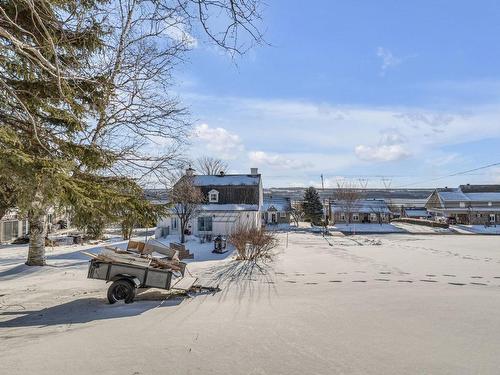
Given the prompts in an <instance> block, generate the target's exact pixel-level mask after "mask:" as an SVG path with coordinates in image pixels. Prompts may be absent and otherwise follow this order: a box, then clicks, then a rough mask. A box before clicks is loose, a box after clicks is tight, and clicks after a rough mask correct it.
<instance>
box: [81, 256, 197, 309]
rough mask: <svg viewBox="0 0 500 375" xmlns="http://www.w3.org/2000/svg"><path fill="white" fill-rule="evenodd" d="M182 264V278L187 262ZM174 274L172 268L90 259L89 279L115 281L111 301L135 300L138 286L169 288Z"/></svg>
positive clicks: (109, 290)
mask: <svg viewBox="0 0 500 375" xmlns="http://www.w3.org/2000/svg"><path fill="white" fill-rule="evenodd" d="M181 265H182V266H183V267H181V268H182V271H181V272H180V274H181V276H180V278H181V279H182V277H183V276H184V270H185V266H186V264H185V263H182V262H181ZM173 276H174V273H173V272H172V271H171V270H166V269H159V268H150V267H148V266H140V265H136V264H127V263H119V262H106V261H103V260H99V259H91V260H90V262H89V270H88V274H87V278H89V279H97V280H105V281H106V282H113V284H111V286H110V287H109V289H108V300H109V302H110V303H115V302H117V301H118V300H121V299H123V300H125V302H126V303H131V302H133V300H134V297H135V293H136V291H137V289H138V288H160V289H167V290H168V289H170V288H171V286H172V277H173ZM124 281H125V283H124ZM195 281H196V280H195ZM120 284H121V287H122V290H121V292H122V295H120V296H119V297H120V298H118V297H117V295H116V292H115V289H116V288H118V287H119V285H120ZM176 284H177V283H176ZM193 284H194V282H193ZM174 285H175V284H174Z"/></svg>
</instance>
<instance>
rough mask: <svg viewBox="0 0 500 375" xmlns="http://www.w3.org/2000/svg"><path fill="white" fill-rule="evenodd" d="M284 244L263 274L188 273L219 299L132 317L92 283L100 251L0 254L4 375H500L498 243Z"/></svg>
mask: <svg viewBox="0 0 500 375" xmlns="http://www.w3.org/2000/svg"><path fill="white" fill-rule="evenodd" d="M279 235H280V236H281V238H282V241H281V245H280V247H279V248H278V249H277V254H276V256H275V258H274V260H273V261H272V262H269V263H268V264H263V265H260V267H261V268H260V269H259V268H258V267H250V266H249V265H245V264H244V263H238V262H235V261H233V260H232V257H231V256H230V255H228V256H227V257H225V258H224V259H221V260H205V261H196V259H195V261H193V262H192V263H190V264H189V266H188V268H189V269H190V271H191V272H193V273H195V274H197V275H199V276H200V277H201V281H202V282H203V283H205V284H211V285H217V284H219V285H220V286H221V288H222V291H221V292H219V293H217V294H215V295H211V294H205V295H198V296H195V297H193V298H190V299H182V298H170V299H166V296H167V294H165V292H160V291H155V290H151V291H145V292H142V293H141V294H140V295H139V296H138V298H137V301H136V302H134V303H133V304H130V305H123V304H116V305H109V304H107V302H106V301H105V294H106V285H105V284H104V283H103V282H102V281H99V280H88V279H86V273H87V259H86V257H85V256H84V255H82V254H81V253H80V250H81V249H83V248H90V249H91V251H96V247H95V246H94V247H92V246H78V245H73V246H66V247H60V248H54V249H49V252H48V262H49V265H50V266H49V267H44V268H40V267H27V266H24V265H23V261H24V258H25V255H26V251H27V247H26V246H3V247H0V373H2V374H4V373H5V374H23V375H24V374H41V375H43V374H51V375H52V374H59V373H60V374H67V373H69V374H72V375H83V374H167V373H172V374H297V375H298V374H300V375H303V374H498V369H499V368H500V335H498V332H499V331H500V314H498V311H500V246H499V238H498V237H495V236H463V235H446V236H442V235H428V234H426V235H409V234H391V235H384V234H381V235H375V234H372V235H353V236H345V237H328V238H323V237H322V236H321V235H318V234H313V233H305V232H297V231H294V232H290V233H288V247H286V242H285V240H284V238H285V236H287V234H279ZM123 244H124V243H122V245H123ZM193 245H194V243H193ZM188 248H189V245H188ZM205 250H206V251H207V252H208V248H207V249H205ZM199 254H200V257H199V259H200V260H203V259H204V258H203V257H202V256H201V254H202V253H201V252H200V253H199ZM205 254H206V255H209V254H208V253H205ZM224 255H225V254H224Z"/></svg>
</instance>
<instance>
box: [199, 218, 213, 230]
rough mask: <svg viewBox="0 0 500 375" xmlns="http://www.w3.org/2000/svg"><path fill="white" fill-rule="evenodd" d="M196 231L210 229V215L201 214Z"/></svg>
mask: <svg viewBox="0 0 500 375" xmlns="http://www.w3.org/2000/svg"><path fill="white" fill-rule="evenodd" d="M198 231H199V232H211V231H212V216H202V217H199V218H198Z"/></svg>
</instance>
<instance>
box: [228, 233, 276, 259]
mask: <svg viewBox="0 0 500 375" xmlns="http://www.w3.org/2000/svg"><path fill="white" fill-rule="evenodd" d="M228 241H229V243H231V244H232V245H234V247H236V250H238V258H237V259H238V260H253V261H257V260H258V259H269V258H270V257H271V250H272V249H274V248H275V247H276V246H278V239H277V238H276V235H275V234H274V233H272V232H269V231H266V230H265V229H263V228H256V227H252V226H240V227H238V228H237V229H236V230H235V231H234V232H233V233H231V235H230V236H229V239H228Z"/></svg>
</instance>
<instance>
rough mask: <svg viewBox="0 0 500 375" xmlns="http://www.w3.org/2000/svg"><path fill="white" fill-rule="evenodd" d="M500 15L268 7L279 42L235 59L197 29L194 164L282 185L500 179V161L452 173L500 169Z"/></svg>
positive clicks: (485, 3) (450, 5) (456, 6)
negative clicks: (208, 159)
mask: <svg viewBox="0 0 500 375" xmlns="http://www.w3.org/2000/svg"><path fill="white" fill-rule="evenodd" d="M499 19H500V2H498V1H490V0H481V1H476V2H473V1H470V0H468V1H460V0H453V1H452V0H447V1H444V0H432V1H431V0H419V1H389V0H377V1H373V0H363V1H362V0H357V1H356V0H342V1H341V0H335V1H332V0H330V1H327V0H323V1H314V2H309V1H307V2H306V1H298V0H288V1H284V0H272V1H268V4H267V5H266V6H265V7H264V8H263V30H264V32H265V38H266V41H267V42H268V43H269V44H270V45H269V46H260V47H257V48H254V49H252V50H251V51H249V52H248V53H247V54H246V55H244V56H243V57H238V58H236V60H235V61H232V60H231V59H230V58H229V57H228V56H227V55H226V54H224V53H221V52H220V51H218V50H217V49H216V48H215V47H214V46H212V45H210V44H208V43H207V42H206V41H205V39H204V38H203V36H202V35H201V34H200V35H193V37H194V38H196V39H197V43H196V47H195V48H193V50H192V51H191V52H189V55H188V58H189V61H188V63H187V64H185V65H183V66H182V67H181V68H179V70H178V71H177V73H178V82H177V88H176V90H177V91H178V93H179V95H180V97H181V99H182V100H183V101H184V102H185V104H187V105H188V106H189V107H190V111H191V114H192V118H193V120H194V131H193V136H192V147H191V149H190V153H191V156H192V157H196V156H197V155H200V154H209V155H212V156H216V157H220V158H223V159H225V160H227V161H228V163H229V164H230V166H231V170H232V171H234V172H244V171H247V170H248V169H249V168H250V167H251V166H257V167H259V168H260V170H261V171H262V173H263V174H264V183H265V185H266V186H269V187H270V186H297V185H311V184H313V185H319V183H320V175H321V174H323V175H324V176H325V179H326V183H327V185H328V186H334V185H335V184H336V182H337V181H339V180H342V179H351V180H353V181H358V180H359V179H360V178H361V179H367V180H368V187H377V186H382V178H386V179H387V180H390V181H391V186H394V187H396V186H435V185H440V186H443V185H448V186H453V185H457V184H460V183H467V182H470V183H481V182H482V183H494V182H498V183H500V167H493V168H489V169H484V170H481V171H477V172H474V173H471V174H468V175H462V176H455V177H449V178H440V177H442V176H446V175H448V174H453V173H455V172H458V171H462V170H469V169H473V168H476V167H480V166H482V165H486V164H491V163H495V162H500V152H499V150H498V148H499V146H500V22H499V21H498V20H499ZM383 176H387V177H383ZM437 178H440V179H439V180H435V179H437ZM431 180H432V181H431Z"/></svg>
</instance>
